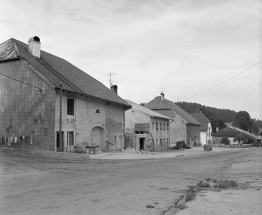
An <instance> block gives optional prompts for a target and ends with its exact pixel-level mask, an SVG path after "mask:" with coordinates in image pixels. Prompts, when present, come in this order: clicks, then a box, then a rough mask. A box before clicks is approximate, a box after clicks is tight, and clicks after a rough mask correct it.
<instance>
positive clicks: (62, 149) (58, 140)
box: [56, 131, 64, 152]
mask: <svg viewBox="0 0 262 215" xmlns="http://www.w3.org/2000/svg"><path fill="white" fill-rule="evenodd" d="M56 151H57V152H63V151H64V132H63V131H62V145H60V135H59V131H57V132H56Z"/></svg>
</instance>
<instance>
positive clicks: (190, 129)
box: [145, 93, 201, 147]
mask: <svg viewBox="0 0 262 215" xmlns="http://www.w3.org/2000/svg"><path fill="white" fill-rule="evenodd" d="M145 106H146V107H147V108H149V109H151V110H153V111H156V112H158V113H160V114H162V115H164V116H167V117H169V118H172V120H171V122H170V146H171V147H173V146H175V145H176V143H177V142H178V141H185V143H187V144H188V145H190V146H194V145H196V144H197V143H198V142H199V141H200V125H201V124H200V123H199V122H198V121H197V120H196V119H195V118H194V117H193V116H191V115H190V114H189V113H187V112H186V111H184V110H183V109H182V108H180V107H179V106H178V105H176V104H175V103H174V102H172V101H170V100H168V99H166V98H165V97H164V93H161V96H157V97H155V98H154V99H153V100H152V101H150V102H149V103H147V104H146V105H145Z"/></svg>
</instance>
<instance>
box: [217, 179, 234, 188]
mask: <svg viewBox="0 0 262 215" xmlns="http://www.w3.org/2000/svg"><path fill="white" fill-rule="evenodd" d="M214 187H216V188H222V189H227V188H232V187H238V184H237V182H236V181H234V180H230V181H227V180H225V181H222V180H221V181H218V183H217V184H215V186H214Z"/></svg>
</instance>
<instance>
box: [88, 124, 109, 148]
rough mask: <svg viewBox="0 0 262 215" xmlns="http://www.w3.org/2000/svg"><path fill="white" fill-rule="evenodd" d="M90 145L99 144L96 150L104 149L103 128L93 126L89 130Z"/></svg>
mask: <svg viewBox="0 0 262 215" xmlns="http://www.w3.org/2000/svg"><path fill="white" fill-rule="evenodd" d="M91 145H97V146H100V148H98V150H101V151H102V152H105V151H106V147H105V130H104V128H102V127H98V126H97V127H94V128H92V131H91Z"/></svg>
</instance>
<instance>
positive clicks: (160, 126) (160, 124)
mask: <svg viewBox="0 0 262 215" xmlns="http://www.w3.org/2000/svg"><path fill="white" fill-rule="evenodd" d="M159 124H160V131H162V123H161V122H160V123H159Z"/></svg>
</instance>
